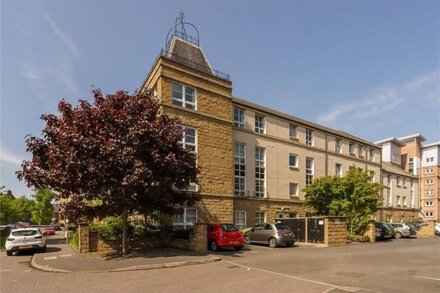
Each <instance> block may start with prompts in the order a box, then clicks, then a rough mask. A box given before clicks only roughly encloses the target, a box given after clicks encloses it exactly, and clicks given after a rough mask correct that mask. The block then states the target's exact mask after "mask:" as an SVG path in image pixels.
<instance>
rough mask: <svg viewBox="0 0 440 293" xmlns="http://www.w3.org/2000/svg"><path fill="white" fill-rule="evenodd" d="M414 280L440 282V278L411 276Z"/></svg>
mask: <svg viewBox="0 0 440 293" xmlns="http://www.w3.org/2000/svg"><path fill="white" fill-rule="evenodd" d="M411 277H414V278H420V279H427V280H434V281H440V278H430V277H424V276H411Z"/></svg>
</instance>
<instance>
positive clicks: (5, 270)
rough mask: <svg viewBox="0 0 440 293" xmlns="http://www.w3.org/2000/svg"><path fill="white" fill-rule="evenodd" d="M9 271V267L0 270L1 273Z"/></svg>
mask: <svg viewBox="0 0 440 293" xmlns="http://www.w3.org/2000/svg"><path fill="white" fill-rule="evenodd" d="M10 271H11V270H10V269H4V270H0V272H1V273H3V272H10Z"/></svg>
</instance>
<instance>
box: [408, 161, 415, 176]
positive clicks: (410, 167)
mask: <svg viewBox="0 0 440 293" xmlns="http://www.w3.org/2000/svg"><path fill="white" fill-rule="evenodd" d="M408 173H410V174H414V158H409V159H408Z"/></svg>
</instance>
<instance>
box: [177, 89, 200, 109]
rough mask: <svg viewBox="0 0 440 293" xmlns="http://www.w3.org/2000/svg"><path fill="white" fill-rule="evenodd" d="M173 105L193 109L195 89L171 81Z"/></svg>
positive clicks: (194, 107) (194, 106) (194, 105)
mask: <svg viewBox="0 0 440 293" xmlns="http://www.w3.org/2000/svg"><path fill="white" fill-rule="evenodd" d="M173 105H176V106H180V107H184V108H188V109H192V110H195V109H196V89H195V88H192V87H189V86H186V85H181V84H178V83H173Z"/></svg>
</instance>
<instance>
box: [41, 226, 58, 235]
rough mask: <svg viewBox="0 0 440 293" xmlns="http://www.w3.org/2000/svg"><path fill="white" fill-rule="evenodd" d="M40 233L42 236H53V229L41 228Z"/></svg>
mask: <svg viewBox="0 0 440 293" xmlns="http://www.w3.org/2000/svg"><path fill="white" fill-rule="evenodd" d="M41 233H43V236H44V235H55V229H54V228H53V227H51V226H48V227H41Z"/></svg>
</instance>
